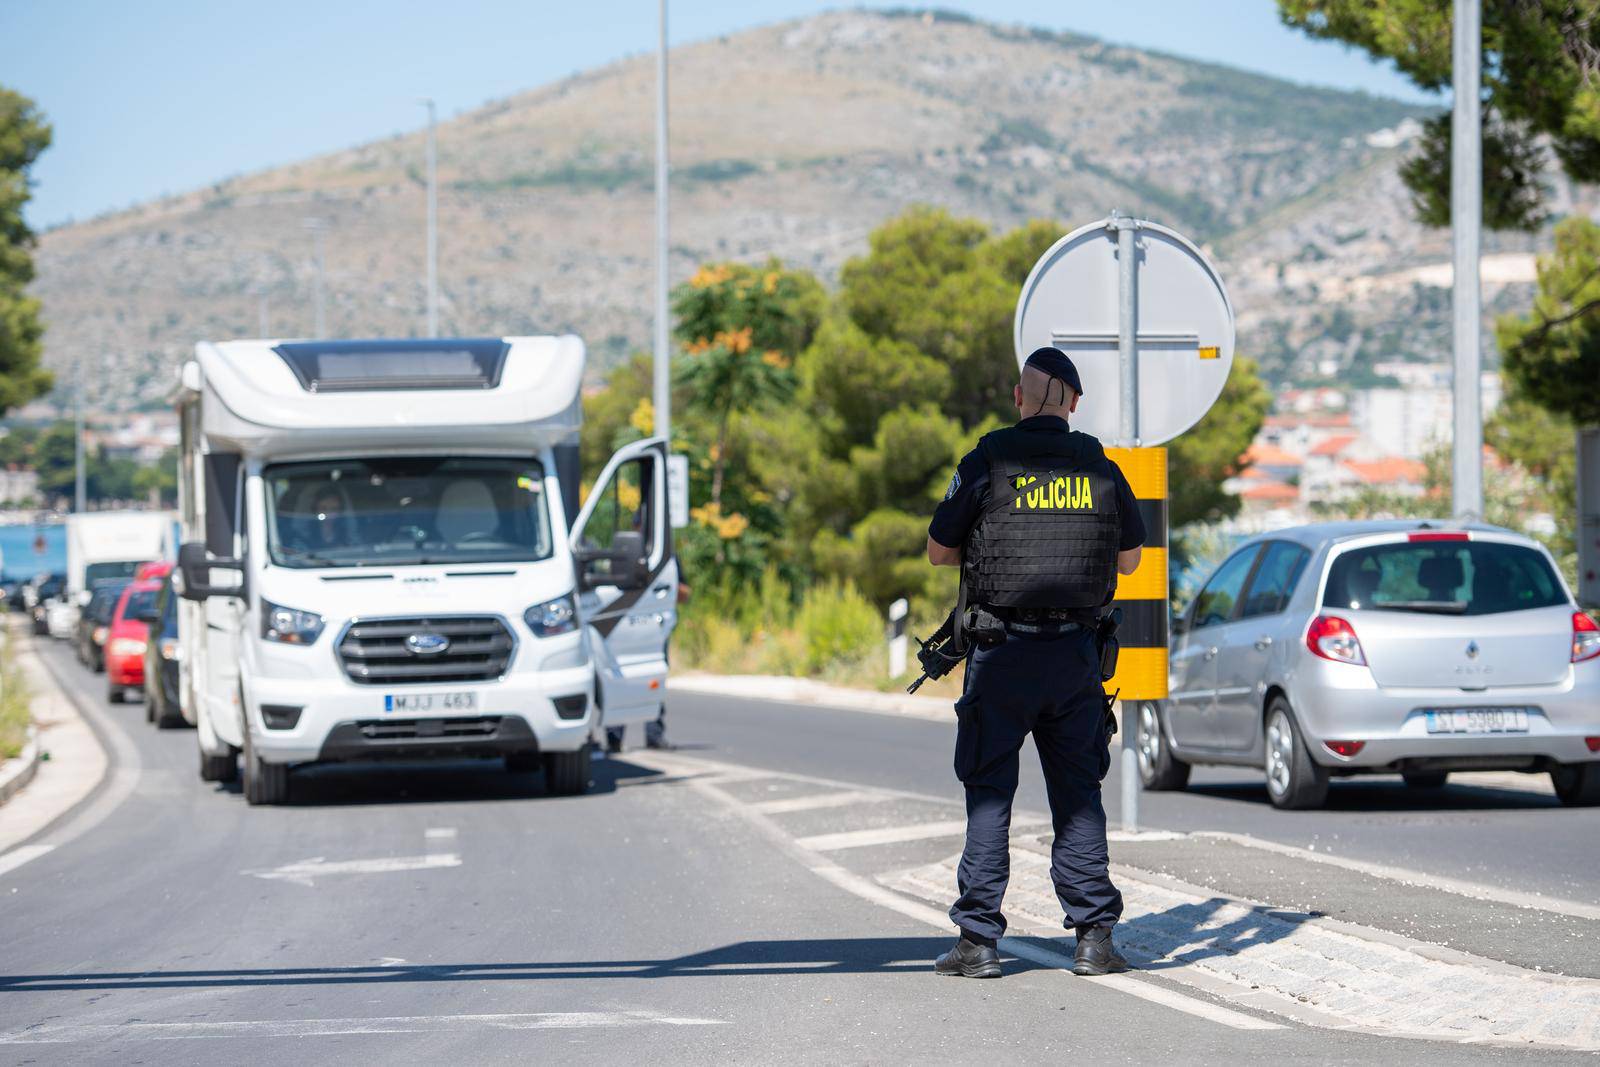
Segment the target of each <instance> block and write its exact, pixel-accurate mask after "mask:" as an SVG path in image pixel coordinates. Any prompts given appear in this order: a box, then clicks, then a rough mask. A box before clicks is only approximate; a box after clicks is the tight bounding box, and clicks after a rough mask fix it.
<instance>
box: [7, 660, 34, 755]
mask: <svg viewBox="0 0 1600 1067" xmlns="http://www.w3.org/2000/svg"><path fill="white" fill-rule="evenodd" d="M28 722H29V717H28V685H27V682H26V681H24V680H23V677H22V671H21V670H20V669H18V667H17V665H16V663H15V661H14V660H13V659H12V655H11V648H10V645H9V643H8V644H7V646H6V648H5V651H4V652H3V653H0V762H4V761H5V760H8V759H11V758H12V757H14V756H17V755H19V754H20V753H21V752H22V746H23V745H24V744H26V743H27V741H28Z"/></svg>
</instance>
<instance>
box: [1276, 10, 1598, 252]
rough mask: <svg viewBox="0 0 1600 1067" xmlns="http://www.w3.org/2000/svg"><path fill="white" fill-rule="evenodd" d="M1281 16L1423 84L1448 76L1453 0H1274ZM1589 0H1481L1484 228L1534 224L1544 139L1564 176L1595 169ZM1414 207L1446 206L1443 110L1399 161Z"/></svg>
mask: <svg viewBox="0 0 1600 1067" xmlns="http://www.w3.org/2000/svg"><path fill="white" fill-rule="evenodd" d="M1278 11H1279V14H1280V15H1281V16H1282V18H1283V21H1284V23H1285V24H1286V25H1289V26H1291V27H1294V28H1296V29H1300V30H1303V31H1305V32H1306V33H1307V34H1309V35H1310V36H1312V37H1319V38H1325V39H1328V40H1335V41H1342V42H1344V43H1345V44H1349V45H1354V46H1355V47H1357V48H1361V49H1363V50H1365V51H1366V52H1367V53H1368V54H1370V55H1371V56H1373V57H1374V58H1375V59H1378V60H1385V61H1388V62H1392V63H1393V64H1394V65H1395V67H1396V68H1397V69H1398V70H1399V71H1400V73H1402V74H1404V75H1405V76H1407V77H1408V78H1410V79H1411V80H1412V81H1413V82H1414V83H1416V84H1417V85H1418V86H1419V87H1421V88H1423V89H1429V90H1435V91H1440V90H1444V89H1446V88H1448V87H1449V86H1450V82H1451V46H1450V37H1451V17H1452V3H1451V0H1278ZM1597 52H1600V2H1597V0H1483V70H1482V72H1481V77H1482V81H1483V94H1484V96H1483V98H1484V131H1483V150H1484V151H1483V159H1484V174H1483V206H1484V213H1483V214H1484V223H1485V225H1487V226H1489V227H1491V228H1492V229H1525V230H1531V229H1534V228H1536V227H1537V226H1538V225H1539V224H1540V222H1542V221H1543V218H1544V202H1545V192H1546V191H1545V188H1544V184H1543V181H1542V177H1541V171H1542V169H1543V166H1544V158H1545V153H1544V151H1543V149H1542V147H1541V142H1544V141H1548V143H1549V145H1550V147H1551V149H1552V150H1553V152H1554V155H1555V157H1556V159H1557V161H1558V162H1559V163H1560V166H1561V168H1562V170H1563V171H1564V172H1565V173H1566V175H1567V177H1569V178H1571V179H1573V180H1574V181H1581V182H1592V181H1595V180H1596V179H1600V83H1597V81H1596V78H1595V66H1596V63H1595V56H1596V54H1597ZM1401 177H1402V178H1403V179H1404V181H1405V183H1406V186H1407V187H1408V188H1409V189H1410V190H1411V193H1412V197H1413V199H1414V201H1415V204H1416V208H1417V212H1418V216H1419V217H1420V218H1421V219H1422V220H1423V221H1424V222H1426V223H1428V224H1429V225H1433V226H1444V225H1447V224H1448V222H1449V218H1450V116H1449V114H1448V113H1446V114H1442V115H1439V116H1436V117H1435V118H1433V119H1430V120H1429V121H1428V123H1427V125H1426V132H1425V136H1424V138H1423V144H1422V151H1421V154H1420V155H1419V156H1417V157H1416V158H1414V159H1412V160H1410V161H1408V162H1407V163H1406V164H1404V165H1403V167H1402V169H1401Z"/></svg>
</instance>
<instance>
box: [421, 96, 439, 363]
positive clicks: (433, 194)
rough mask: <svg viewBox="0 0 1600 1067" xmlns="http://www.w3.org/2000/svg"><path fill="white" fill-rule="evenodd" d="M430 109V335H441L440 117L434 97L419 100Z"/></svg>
mask: <svg viewBox="0 0 1600 1067" xmlns="http://www.w3.org/2000/svg"><path fill="white" fill-rule="evenodd" d="M419 102H420V103H421V104H422V106H423V107H425V108H427V109H428V336H429V337H438V336H439V170H438V165H439V158H438V151H437V146H436V143H435V140H434V128H435V127H436V126H437V125H438V117H437V115H436V114H435V112H434V108H433V99H432V98H431V97H423V98H422V100H421V101H419Z"/></svg>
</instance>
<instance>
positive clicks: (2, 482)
mask: <svg viewBox="0 0 1600 1067" xmlns="http://www.w3.org/2000/svg"><path fill="white" fill-rule="evenodd" d="M38 496H39V474H38V472H37V471H32V470H26V469H19V468H16V467H13V468H11V469H9V470H0V507H16V506H17V505H18V504H29V503H33V502H34V501H36V500H37V499H38Z"/></svg>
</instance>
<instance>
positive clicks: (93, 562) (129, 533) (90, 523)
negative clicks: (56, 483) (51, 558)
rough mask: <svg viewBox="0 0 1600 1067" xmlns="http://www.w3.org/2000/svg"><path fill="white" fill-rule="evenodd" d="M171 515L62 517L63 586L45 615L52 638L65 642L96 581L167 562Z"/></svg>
mask: <svg viewBox="0 0 1600 1067" xmlns="http://www.w3.org/2000/svg"><path fill="white" fill-rule="evenodd" d="M174 520H175V516H174V515H173V514H172V512H170V511H94V512H82V513H78V514H73V515H68V516H67V581H66V585H65V586H64V587H63V588H62V591H61V595H60V597H59V598H57V599H56V600H55V601H53V602H52V603H51V604H50V605H49V607H48V609H47V613H46V618H47V619H48V620H49V622H48V625H49V631H50V636H52V637H69V636H71V634H72V632H73V630H74V628H75V627H76V626H77V624H78V615H79V613H80V612H81V611H82V609H83V607H84V605H86V604H88V603H89V598H90V596H91V595H93V593H94V587H95V583H96V582H103V581H108V580H113V579H118V578H124V579H125V578H132V577H133V575H134V572H135V571H136V570H138V568H139V565H140V564H141V563H149V562H150V561H152V560H158V559H171V558H172V555H173V547H174V546H173V542H172V537H173V528H174Z"/></svg>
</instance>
